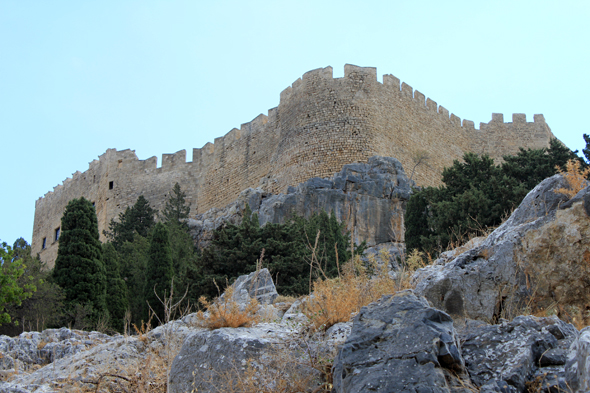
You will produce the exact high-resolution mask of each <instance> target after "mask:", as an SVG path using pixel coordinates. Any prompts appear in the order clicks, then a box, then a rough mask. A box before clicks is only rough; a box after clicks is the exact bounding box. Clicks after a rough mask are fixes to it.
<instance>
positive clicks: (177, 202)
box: [162, 183, 191, 226]
mask: <svg viewBox="0 0 590 393" xmlns="http://www.w3.org/2000/svg"><path fill="white" fill-rule="evenodd" d="M190 210H191V208H190V205H188V204H187V203H186V193H184V192H183V191H182V190H181V188H180V184H178V183H176V184H175V185H174V187H173V188H172V192H171V193H170V196H169V197H168V200H167V201H166V205H165V206H164V210H163V211H162V216H163V218H164V222H166V223H167V224H175V225H181V226H183V225H184V226H186V222H185V220H186V219H187V218H188V214H189V212H190Z"/></svg>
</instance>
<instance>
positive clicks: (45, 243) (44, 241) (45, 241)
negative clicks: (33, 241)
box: [41, 237, 47, 250]
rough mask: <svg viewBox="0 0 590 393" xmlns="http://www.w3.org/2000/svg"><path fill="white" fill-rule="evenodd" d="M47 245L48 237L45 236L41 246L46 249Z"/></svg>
mask: <svg viewBox="0 0 590 393" xmlns="http://www.w3.org/2000/svg"><path fill="white" fill-rule="evenodd" d="M46 247H47V238H46V237H44V238H43V245H42V246H41V248H42V249H43V250H45V248H46Z"/></svg>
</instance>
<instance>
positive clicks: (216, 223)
mask: <svg viewBox="0 0 590 393" xmlns="http://www.w3.org/2000/svg"><path fill="white" fill-rule="evenodd" d="M410 186H411V181H410V180H408V178H407V176H406V174H405V172H404V169H403V168H402V166H401V164H400V162H399V161H398V160H396V159H395V158H391V157H378V156H374V157H371V158H369V160H368V162H367V163H366V164H364V163H356V164H348V165H344V167H343V168H342V170H341V171H340V172H339V173H337V174H335V175H334V176H333V177H332V178H329V179H320V178H313V179H309V180H307V181H306V182H304V183H301V184H299V185H298V186H296V187H289V189H288V190H287V192H286V193H285V194H278V195H274V194H270V193H267V192H265V191H263V189H262V188H256V189H252V188H249V189H247V190H245V191H243V192H242V193H241V194H240V196H239V198H238V200H237V201H235V202H234V203H231V204H230V205H228V206H226V207H225V208H223V209H211V210H209V211H207V212H206V213H204V214H199V215H197V217H195V219H190V220H189V222H188V223H189V226H190V228H191V233H192V235H193V238H194V239H195V241H196V243H197V244H198V245H199V246H200V247H204V246H206V245H207V244H208V243H209V242H210V241H211V236H212V233H213V230H215V229H217V228H219V227H220V226H221V225H223V224H224V223H226V222H228V223H233V224H238V223H239V222H241V216H242V213H243V211H244V209H245V207H246V204H247V205H249V206H250V208H251V209H252V211H253V212H255V213H257V214H258V218H259V220H260V224H261V225H264V224H266V223H267V222H272V223H283V222H284V221H285V220H286V219H287V218H289V217H290V216H291V215H292V214H296V215H299V216H304V217H309V216H310V215H311V214H313V213H319V212H320V211H322V210H325V211H327V212H332V211H333V212H334V213H335V214H336V218H337V219H338V220H339V221H341V222H342V221H343V222H346V223H347V225H348V228H349V229H350V230H352V231H353V234H354V236H355V240H356V241H358V242H361V241H363V240H366V241H367V244H369V245H375V244H379V243H385V242H391V241H393V242H396V243H397V244H398V247H400V248H401V247H403V244H402V243H403V241H404V238H403V236H404V226H403V211H404V207H405V203H406V201H407V200H408V199H409V197H410V193H411V187H410Z"/></svg>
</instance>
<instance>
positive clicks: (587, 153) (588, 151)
mask: <svg viewBox="0 0 590 393" xmlns="http://www.w3.org/2000/svg"><path fill="white" fill-rule="evenodd" d="M584 142H586V147H585V148H584V149H583V150H582V153H584V157H586V162H587V163H588V164H590V136H588V134H584Z"/></svg>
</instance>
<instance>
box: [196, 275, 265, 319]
mask: <svg viewBox="0 0 590 393" xmlns="http://www.w3.org/2000/svg"><path fill="white" fill-rule="evenodd" d="M233 295H234V288H233V287H231V286H230V287H228V288H227V289H226V291H225V295H224V296H223V297H221V298H217V299H215V300H213V301H208V300H207V299H206V298H205V297H204V296H201V298H200V299H199V302H200V303H201V304H202V305H203V306H204V307H205V308H206V309H207V312H206V313H205V312H203V311H199V312H198V313H197V318H198V320H199V326H201V327H204V328H207V329H219V328H222V327H232V328H237V327H246V326H252V325H253V324H255V323H257V322H258V321H259V316H258V315H257V314H256V312H257V311H258V306H259V303H258V301H256V299H252V300H251V301H250V303H248V305H247V306H246V308H245V309H244V310H240V306H239V304H238V303H237V302H236V301H235V300H234V299H233Z"/></svg>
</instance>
